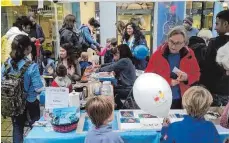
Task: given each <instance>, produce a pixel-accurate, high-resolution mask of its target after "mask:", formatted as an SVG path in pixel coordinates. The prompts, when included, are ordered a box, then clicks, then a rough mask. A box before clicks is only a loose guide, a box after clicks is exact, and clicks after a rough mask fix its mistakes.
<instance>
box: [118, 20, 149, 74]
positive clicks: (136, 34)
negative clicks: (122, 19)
mask: <svg viewBox="0 0 229 143" xmlns="http://www.w3.org/2000/svg"><path fill="white" fill-rule="evenodd" d="M122 39H123V44H127V45H128V46H129V47H130V50H131V51H133V50H134V48H135V47H136V46H138V45H145V46H147V43H146V40H145V36H144V35H143V34H142V33H141V31H140V29H139V27H137V26H136V25H135V24H134V23H127V24H126V28H125V31H124V35H123V38H122ZM134 65H135V67H136V69H138V70H144V69H145V68H146V66H147V62H146V60H145V59H143V60H137V59H136V58H134Z"/></svg>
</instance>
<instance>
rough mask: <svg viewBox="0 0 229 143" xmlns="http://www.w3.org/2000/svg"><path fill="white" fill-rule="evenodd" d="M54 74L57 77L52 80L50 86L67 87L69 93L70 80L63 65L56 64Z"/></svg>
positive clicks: (70, 88) (70, 87)
mask: <svg viewBox="0 0 229 143" xmlns="http://www.w3.org/2000/svg"><path fill="white" fill-rule="evenodd" d="M56 75H57V77H56V78H55V79H54V81H53V82H52V87H66V88H68V89H69V93H70V92H72V81H71V79H70V78H69V77H68V76H67V69H66V67H65V66H64V65H62V64H60V65H58V67H57V69H56Z"/></svg>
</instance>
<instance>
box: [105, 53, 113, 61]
mask: <svg viewBox="0 0 229 143" xmlns="http://www.w3.org/2000/svg"><path fill="white" fill-rule="evenodd" d="M112 61H113V54H112V53H111V50H107V52H106V53H105V55H104V63H111V62H112Z"/></svg>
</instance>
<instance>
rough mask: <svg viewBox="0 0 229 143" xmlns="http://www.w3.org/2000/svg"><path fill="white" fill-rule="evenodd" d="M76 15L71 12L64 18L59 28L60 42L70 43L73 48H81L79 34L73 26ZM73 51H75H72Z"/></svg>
mask: <svg viewBox="0 0 229 143" xmlns="http://www.w3.org/2000/svg"><path fill="white" fill-rule="evenodd" d="M75 22H76V17H75V16H74V15H72V14H68V15H67V16H66V17H65V18H64V22H63V25H62V28H61V29H60V30H59V33H60V44H61V45H62V44H65V43H72V44H73V47H72V48H74V49H78V50H79V49H81V44H80V42H79V36H78V33H77V29H76V28H75ZM74 52H75V51H74Z"/></svg>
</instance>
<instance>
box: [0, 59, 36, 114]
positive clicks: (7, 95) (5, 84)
mask: <svg viewBox="0 0 229 143" xmlns="http://www.w3.org/2000/svg"><path fill="white" fill-rule="evenodd" d="M31 64H32V62H31V61H27V62H26V63H25V64H24V65H23V67H22V68H21V69H20V72H19V73H18V74H9V72H10V69H11V66H10V65H9V64H7V63H5V67H6V70H5V73H4V75H3V79H2V82H1V84H2V86H1V111H2V116H3V117H13V116H18V115H21V114H23V112H24V110H25V107H26V95H25V91H24V73H25V72H26V70H27V69H28V67H29V66H30V65H31Z"/></svg>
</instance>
